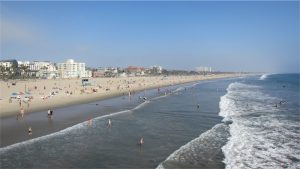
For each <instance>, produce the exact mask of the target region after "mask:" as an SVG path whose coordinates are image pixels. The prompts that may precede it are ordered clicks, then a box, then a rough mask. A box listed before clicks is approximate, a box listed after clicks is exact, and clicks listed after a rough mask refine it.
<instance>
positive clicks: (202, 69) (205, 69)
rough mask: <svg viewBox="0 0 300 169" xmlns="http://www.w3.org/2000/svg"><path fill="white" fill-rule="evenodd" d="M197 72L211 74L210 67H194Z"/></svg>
mask: <svg viewBox="0 0 300 169" xmlns="http://www.w3.org/2000/svg"><path fill="white" fill-rule="evenodd" d="M196 71H197V72H212V69H211V67H202V66H201V67H196Z"/></svg>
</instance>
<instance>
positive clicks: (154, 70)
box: [151, 65, 162, 74]
mask: <svg viewBox="0 0 300 169" xmlns="http://www.w3.org/2000/svg"><path fill="white" fill-rule="evenodd" d="M151 73H152V74H161V73H162V67H161V66H156V65H154V66H152V67H151Z"/></svg>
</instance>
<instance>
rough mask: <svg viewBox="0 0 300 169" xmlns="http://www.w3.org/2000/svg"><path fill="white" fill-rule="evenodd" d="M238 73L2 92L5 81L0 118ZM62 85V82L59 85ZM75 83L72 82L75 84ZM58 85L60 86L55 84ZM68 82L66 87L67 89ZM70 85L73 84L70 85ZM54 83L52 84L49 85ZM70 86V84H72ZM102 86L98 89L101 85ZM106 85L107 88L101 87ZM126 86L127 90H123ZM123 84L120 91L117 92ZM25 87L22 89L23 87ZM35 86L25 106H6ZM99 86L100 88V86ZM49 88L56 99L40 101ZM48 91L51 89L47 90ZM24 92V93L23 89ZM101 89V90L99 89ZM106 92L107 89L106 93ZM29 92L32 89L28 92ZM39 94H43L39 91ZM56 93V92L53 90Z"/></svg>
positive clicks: (43, 83) (44, 84)
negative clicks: (82, 91)
mask: <svg viewBox="0 0 300 169" xmlns="http://www.w3.org/2000/svg"><path fill="white" fill-rule="evenodd" d="M236 76H238V74H219V75H208V76H202V75H200V76H199V75H198V76H168V77H167V79H164V80H162V79H163V78H164V77H162V76H158V77H130V78H91V80H92V81H94V82H93V83H94V84H93V85H92V86H86V87H82V86H81V85H80V80H81V79H58V80H28V81H21V82H18V83H17V86H14V88H13V87H12V86H9V87H7V88H8V89H9V90H7V91H5V89H4V88H5V83H6V85H9V83H8V82H3V81H2V82H1V95H2V94H3V95H2V96H1V97H2V98H1V100H0V107H1V110H0V118H1V119H3V118H6V117H13V116H16V115H17V114H19V112H20V108H21V107H23V108H24V109H25V114H28V113H34V112H38V111H44V110H47V109H49V108H50V109H55V108H62V107H66V106H71V105H77V104H84V103H90V102H95V101H101V100H106V99H111V98H114V97H118V96H122V95H125V96H128V95H129V92H131V93H135V92H141V91H143V90H149V89H155V88H161V87H167V86H172V85H178V84H184V83H189V82H195V81H202V80H210V79H220V78H230V77H236ZM60 82H62V83H60ZM74 82H75V83H74ZM57 83H59V84H57ZM68 83H69V86H68ZM72 83H73V84H72ZM50 84H55V85H50ZM71 84H72V85H71ZM100 84H101V86H100ZM103 84H106V85H103ZM124 84H125V85H128V88H125V87H124ZM121 85H122V87H123V88H121V89H120V86H121ZM23 86H25V87H23ZM33 86H36V87H37V88H38V89H37V91H34V94H33V98H34V99H33V100H32V101H30V102H28V103H29V104H28V103H27V104H26V103H23V102H22V103H21V104H22V105H21V106H20V105H18V102H16V100H15V101H14V102H12V103H9V102H10V101H9V97H10V93H12V92H16V91H18V92H23V93H25V92H26V91H25V90H26V87H27V91H28V90H29V89H31V88H30V87H32V88H33ZM99 86H100V87H99ZM43 87H44V89H45V88H46V89H47V88H48V91H46V92H53V91H54V90H53V88H54V87H55V88H60V89H61V90H60V91H59V94H58V95H59V96H54V97H51V98H49V99H46V100H44V99H40V98H39V97H40V96H41V93H42V92H43V94H45V93H46V92H44V91H43ZM126 87H127V86H126ZM49 88H50V90H49ZM83 88H84V93H79V91H78V90H79V89H81V90H83ZM22 89H23V90H22ZM92 89H97V92H90V91H91V90H92ZM101 89H102V90H101ZM107 89H109V90H108V91H107ZM31 91H32V89H31ZM41 91H42V92H41ZM55 91H57V90H55ZM65 91H68V92H69V91H71V92H73V93H74V94H72V95H65Z"/></svg>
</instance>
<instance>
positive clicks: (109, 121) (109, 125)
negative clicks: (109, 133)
mask: <svg viewBox="0 0 300 169" xmlns="http://www.w3.org/2000/svg"><path fill="white" fill-rule="evenodd" d="M111 126H112V125H111V120H110V119H108V123H107V128H111Z"/></svg>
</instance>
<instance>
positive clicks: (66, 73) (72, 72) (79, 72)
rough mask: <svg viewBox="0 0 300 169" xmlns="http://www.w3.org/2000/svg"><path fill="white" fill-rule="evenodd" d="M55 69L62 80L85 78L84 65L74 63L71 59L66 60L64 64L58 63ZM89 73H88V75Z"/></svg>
mask: <svg viewBox="0 0 300 169" xmlns="http://www.w3.org/2000/svg"><path fill="white" fill-rule="evenodd" d="M57 69H58V73H59V75H60V77H62V78H79V77H86V76H87V73H86V70H85V63H79V62H75V61H74V60H73V59H68V60H67V61H66V62H65V63H58V64H57ZM90 74H91V73H88V75H90Z"/></svg>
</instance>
